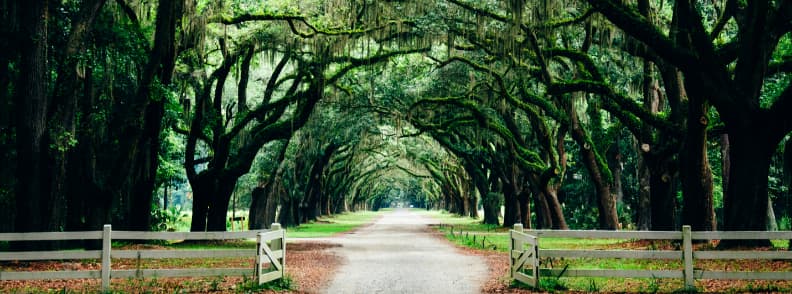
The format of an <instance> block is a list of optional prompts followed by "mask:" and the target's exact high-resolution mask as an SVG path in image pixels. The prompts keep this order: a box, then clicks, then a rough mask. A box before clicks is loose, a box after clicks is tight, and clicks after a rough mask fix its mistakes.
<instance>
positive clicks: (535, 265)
mask: <svg viewBox="0 0 792 294" xmlns="http://www.w3.org/2000/svg"><path fill="white" fill-rule="evenodd" d="M531 241H533V244H531V252H533V258H532V260H531V271H532V272H533V278H534V284H533V285H532V286H533V287H534V289H539V236H538V235H537V236H536V237H534V236H531Z"/></svg>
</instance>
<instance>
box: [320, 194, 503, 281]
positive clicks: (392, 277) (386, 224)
mask: <svg viewBox="0 0 792 294" xmlns="http://www.w3.org/2000/svg"><path fill="white" fill-rule="evenodd" d="M432 222H433V220H432V219H431V218H428V217H425V216H422V215H420V214H417V213H414V212H410V211H408V210H406V209H399V210H395V211H393V212H391V213H387V214H385V215H384V216H383V217H382V218H380V219H379V220H378V221H377V222H375V223H374V224H372V225H370V226H367V227H365V228H362V229H360V230H358V231H356V232H355V233H352V234H347V235H344V236H341V237H339V238H338V239H335V240H333V242H335V243H339V244H341V247H338V248H334V249H333V252H334V253H335V254H337V255H338V256H340V257H341V258H342V259H343V260H344V261H343V262H344V264H343V265H342V266H341V267H340V268H339V270H338V272H337V273H336V275H335V276H334V277H333V280H332V282H330V285H329V287H328V288H327V289H326V290H324V291H323V293H433V294H434V293H479V289H480V288H481V285H482V283H483V281H484V280H485V279H486V277H487V265H486V261H484V260H483V259H481V258H479V257H477V256H469V255H464V254H462V253H461V252H460V251H458V250H456V249H455V248H454V247H453V246H452V245H450V244H449V243H447V242H445V241H444V240H440V239H439V238H436V237H433V236H431V235H430V234H428V233H427V230H426V226H427V225H428V224H429V223H432Z"/></svg>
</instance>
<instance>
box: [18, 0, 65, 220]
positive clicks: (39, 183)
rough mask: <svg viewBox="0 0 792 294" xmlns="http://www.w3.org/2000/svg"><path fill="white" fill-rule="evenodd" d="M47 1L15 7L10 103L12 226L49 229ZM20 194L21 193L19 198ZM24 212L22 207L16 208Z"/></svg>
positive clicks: (33, 1) (28, 2) (25, 2)
mask: <svg viewBox="0 0 792 294" xmlns="http://www.w3.org/2000/svg"><path fill="white" fill-rule="evenodd" d="M48 18H49V15H48V1H43V0H31V1H23V2H21V4H20V7H19V17H18V19H19V21H20V28H21V32H20V33H21V37H20V42H19V48H20V52H24V54H21V58H20V63H19V80H18V81H17V84H16V85H17V88H16V91H17V92H16V95H15V101H14V104H15V107H16V111H15V112H16V113H15V115H16V143H17V144H16V151H17V168H16V178H17V186H16V193H15V194H16V195H17V201H16V206H17V207H16V208H17V211H19V212H20V213H17V215H16V222H15V225H16V228H15V229H16V231H17V232H32V231H55V230H56V229H58V228H54V227H50V225H51V220H50V219H49V216H50V215H49V212H48V211H46V209H47V208H49V205H48V202H49V200H50V199H49V198H50V197H49V189H50V185H49V179H48V176H47V166H46V163H47V152H48V148H49V146H48V144H46V142H45V134H46V131H47V117H46V115H47V110H48V105H49V99H48V95H47V88H48V85H49V74H48V67H47V57H48V55H47V37H48V35H47V33H48V31H47V21H48ZM22 197H24V198H22ZM22 212H24V213H22Z"/></svg>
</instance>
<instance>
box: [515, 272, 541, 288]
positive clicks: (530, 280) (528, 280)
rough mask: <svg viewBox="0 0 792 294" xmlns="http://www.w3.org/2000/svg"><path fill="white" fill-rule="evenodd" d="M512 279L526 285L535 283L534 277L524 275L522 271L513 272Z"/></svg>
mask: <svg viewBox="0 0 792 294" xmlns="http://www.w3.org/2000/svg"><path fill="white" fill-rule="evenodd" d="M514 279H515V280H518V281H520V282H522V283H523V284H526V285H531V286H533V285H535V284H536V279H534V278H533V277H531V276H529V275H526V274H524V273H515V274H514Z"/></svg>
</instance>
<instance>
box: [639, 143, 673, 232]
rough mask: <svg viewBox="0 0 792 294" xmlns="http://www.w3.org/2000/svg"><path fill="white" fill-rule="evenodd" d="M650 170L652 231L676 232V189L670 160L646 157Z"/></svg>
mask: <svg viewBox="0 0 792 294" xmlns="http://www.w3.org/2000/svg"><path fill="white" fill-rule="evenodd" d="M644 161H645V162H646V163H647V164H648V169H649V187H650V188H649V189H650V191H651V196H650V203H651V220H652V222H651V225H650V228H651V230H652V231H676V230H678V229H679V228H678V227H677V226H676V222H675V221H674V220H675V218H676V217H675V216H676V189H675V185H674V181H675V180H674V178H675V176H674V174H673V172H672V171H671V166H670V165H672V164H673V163H672V162H671V161H670V159H666V158H656V157H654V156H651V155H648V156H644Z"/></svg>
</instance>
